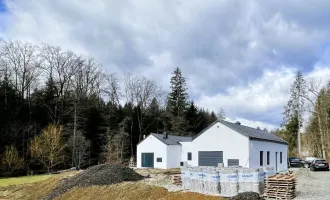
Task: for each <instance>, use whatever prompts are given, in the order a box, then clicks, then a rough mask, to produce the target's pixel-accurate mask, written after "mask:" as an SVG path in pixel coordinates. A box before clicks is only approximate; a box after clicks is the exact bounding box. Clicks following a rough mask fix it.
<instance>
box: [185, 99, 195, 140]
mask: <svg viewBox="0 0 330 200" xmlns="http://www.w3.org/2000/svg"><path fill="white" fill-rule="evenodd" d="M186 120H187V123H188V129H187V131H188V133H190V134H193V135H195V134H197V131H196V125H197V122H198V108H197V107H196V105H195V104H194V101H191V103H190V106H189V108H188V110H187V112H186Z"/></svg>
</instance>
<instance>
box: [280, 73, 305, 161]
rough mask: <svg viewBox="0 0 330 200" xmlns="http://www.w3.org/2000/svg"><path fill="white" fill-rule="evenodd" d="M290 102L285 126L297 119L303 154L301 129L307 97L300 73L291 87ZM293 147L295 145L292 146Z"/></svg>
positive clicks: (285, 116)
mask: <svg viewBox="0 0 330 200" xmlns="http://www.w3.org/2000/svg"><path fill="white" fill-rule="evenodd" d="M290 93H291V94H290V95H291V96H290V100H289V101H288V104H287V106H286V107H285V111H284V125H286V124H288V123H290V122H292V120H293V119H294V118H296V117H297V120H298V122H297V126H298V127H297V141H296V143H298V145H297V146H298V154H299V155H300V154H301V134H300V131H299V129H300V127H301V126H302V117H301V116H302V113H303V111H304V97H305V95H306V82H305V80H304V78H303V76H302V74H301V72H300V71H298V72H297V74H296V77H295V80H294V82H293V84H292V85H291V90H290ZM291 145H293V144H291Z"/></svg>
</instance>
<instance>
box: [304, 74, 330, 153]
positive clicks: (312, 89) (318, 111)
mask: <svg viewBox="0 0 330 200" xmlns="http://www.w3.org/2000/svg"><path fill="white" fill-rule="evenodd" d="M324 92H325V90H324V89H322V88H321V83H317V82H316V81H315V80H314V79H311V80H310V81H309V87H308V93H307V94H306V95H305V96H304V98H305V99H306V100H307V101H308V102H309V103H310V105H311V106H312V108H311V107H310V108H309V109H308V110H309V112H311V113H312V114H313V115H315V116H316V117H317V121H318V129H319V136H320V140H321V151H322V157H323V158H324V159H325V158H326V144H325V138H324V137H325V132H324V131H325V130H324V128H323V126H322V119H323V118H324V116H325V113H324V112H325V110H324V109H323V108H324V107H325V99H324Z"/></svg>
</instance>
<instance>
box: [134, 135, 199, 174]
mask: <svg viewBox="0 0 330 200" xmlns="http://www.w3.org/2000/svg"><path fill="white" fill-rule="evenodd" d="M191 141H192V137H182V136H175V135H168V134H157V133H151V134H150V135H149V136H148V137H146V138H145V139H144V140H143V141H141V142H140V143H139V144H138V145H137V156H136V160H137V167H153V168H160V169H168V168H177V167H179V166H180V162H181V151H182V145H181V144H180V142H191Z"/></svg>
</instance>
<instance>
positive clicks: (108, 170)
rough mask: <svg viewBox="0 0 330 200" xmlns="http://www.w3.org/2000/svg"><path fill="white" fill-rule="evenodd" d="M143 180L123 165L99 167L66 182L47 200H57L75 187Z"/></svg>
mask: <svg viewBox="0 0 330 200" xmlns="http://www.w3.org/2000/svg"><path fill="white" fill-rule="evenodd" d="M143 178H144V177H143V176H142V175H140V174H138V173H136V172H135V171H134V170H133V169H130V168H128V167H124V166H121V165H112V164H103V165H97V166H94V167H91V168H89V169H87V170H85V171H83V172H81V173H79V174H77V175H75V176H73V177H72V178H69V179H66V180H64V181H63V182H62V183H61V184H60V185H59V186H58V187H57V188H56V189H55V190H54V191H53V192H52V193H51V194H50V195H49V196H48V197H47V198H46V199H47V200H51V199H55V198H56V197H58V196H60V195H62V194H64V193H65V192H67V191H69V190H70V189H72V188H74V187H88V186H93V185H98V186H100V185H111V184H116V183H121V182H124V181H139V180H142V179H143Z"/></svg>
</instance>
